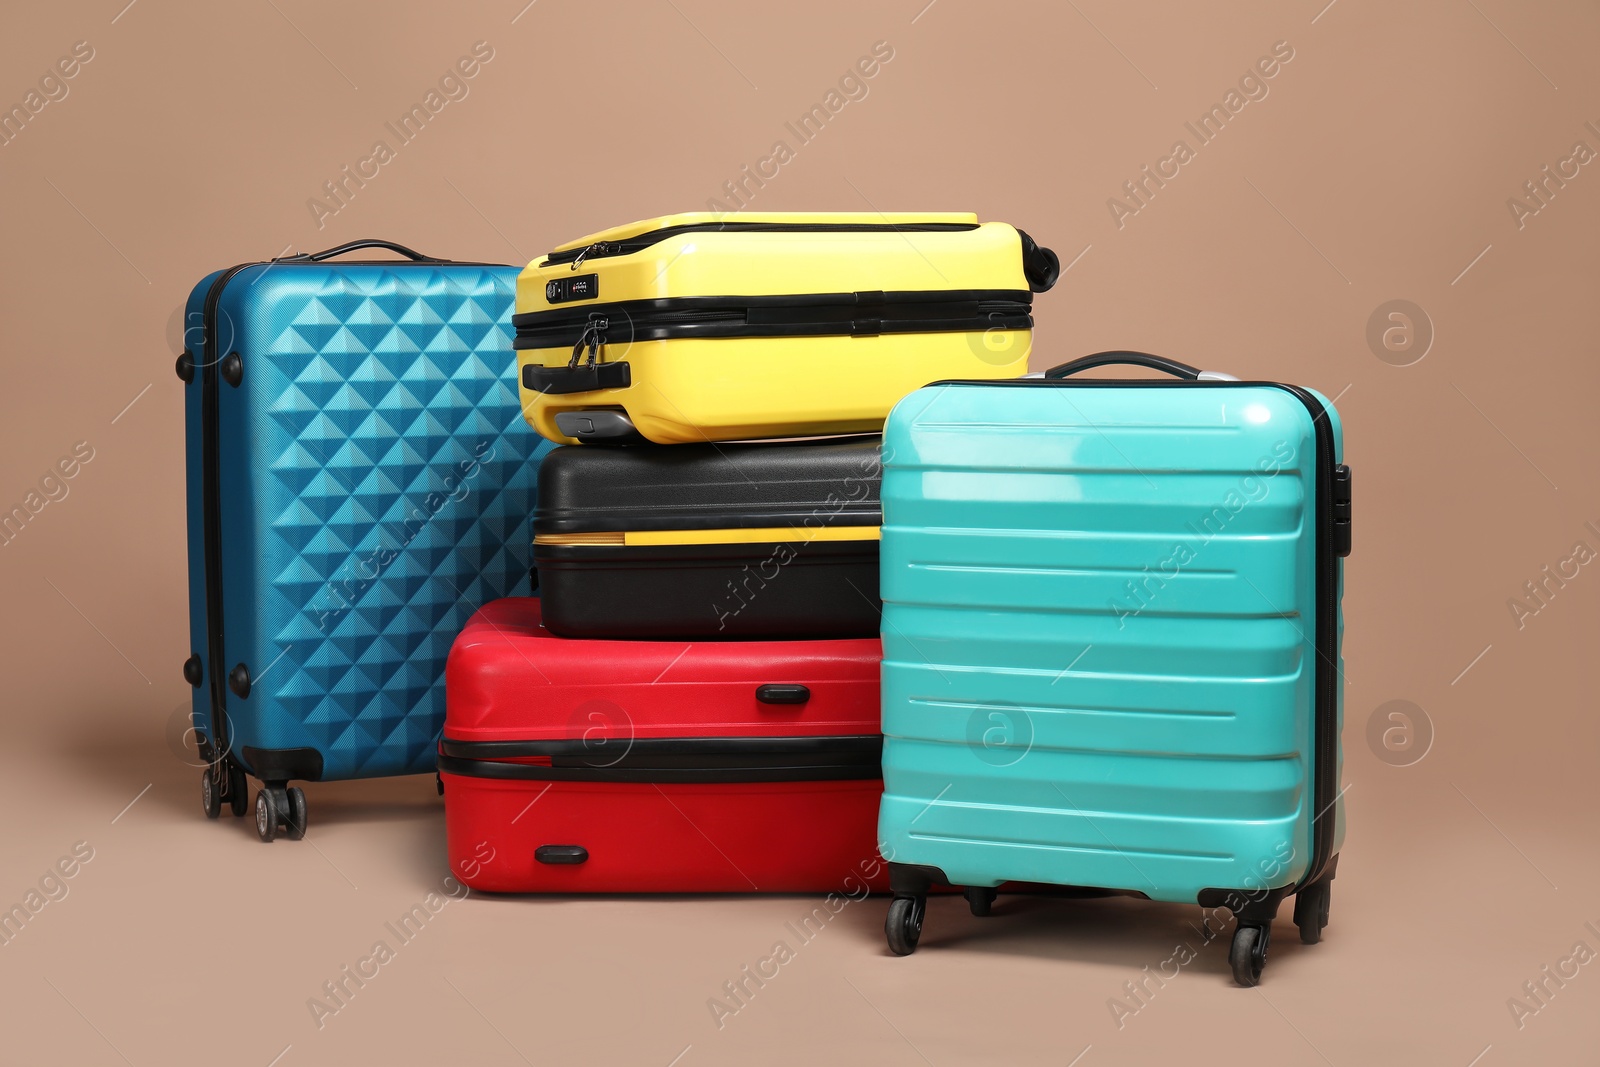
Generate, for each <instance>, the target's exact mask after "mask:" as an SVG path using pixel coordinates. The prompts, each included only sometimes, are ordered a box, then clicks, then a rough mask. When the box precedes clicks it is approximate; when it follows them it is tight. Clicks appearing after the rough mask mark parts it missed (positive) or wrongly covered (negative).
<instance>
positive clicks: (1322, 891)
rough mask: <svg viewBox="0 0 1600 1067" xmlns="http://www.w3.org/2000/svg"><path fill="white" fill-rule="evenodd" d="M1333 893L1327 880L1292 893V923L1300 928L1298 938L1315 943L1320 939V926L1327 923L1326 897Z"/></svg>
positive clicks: (1306, 942)
mask: <svg viewBox="0 0 1600 1067" xmlns="http://www.w3.org/2000/svg"><path fill="white" fill-rule="evenodd" d="M1332 895H1333V883H1332V882H1328V881H1322V882H1317V883H1316V884H1314V885H1308V886H1306V887H1305V888H1304V889H1302V890H1300V892H1298V893H1296V894H1295V895H1294V924H1295V925H1296V926H1298V927H1299V928H1300V940H1301V941H1302V942H1303V943H1305V944H1307V945H1315V944H1316V943H1317V942H1318V941H1321V940H1322V928H1323V927H1325V926H1327V925H1328V899H1329V898H1330V897H1331V896H1332Z"/></svg>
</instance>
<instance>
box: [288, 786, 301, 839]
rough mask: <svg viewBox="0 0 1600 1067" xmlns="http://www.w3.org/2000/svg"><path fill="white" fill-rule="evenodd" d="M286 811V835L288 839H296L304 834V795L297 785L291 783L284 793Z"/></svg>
mask: <svg viewBox="0 0 1600 1067" xmlns="http://www.w3.org/2000/svg"><path fill="white" fill-rule="evenodd" d="M284 800H285V803H286V805H287V808H288V811H287V812H286V813H285V815H284V820H283V821H284V825H285V826H286V827H287V829H288V833H287V835H286V836H287V837H288V838H289V840H290V841H298V840H300V839H301V838H303V837H305V836H306V795H305V792H304V791H303V790H301V788H300V787H299V786H297V785H291V786H290V787H289V790H288V792H287V793H286V794H285V795H284Z"/></svg>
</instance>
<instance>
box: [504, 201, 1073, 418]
mask: <svg viewBox="0 0 1600 1067" xmlns="http://www.w3.org/2000/svg"><path fill="white" fill-rule="evenodd" d="M1059 273H1060V263H1059V261H1058V260H1057V258H1056V256H1055V253H1053V252H1051V251H1050V250H1049V249H1048V248H1043V247H1040V246H1039V245H1037V244H1035V243H1034V241H1033V240H1032V239H1031V238H1030V237H1028V235H1027V234H1025V233H1023V232H1022V231H1020V230H1018V229H1015V228H1014V227H1012V226H1008V225H1006V224H1005V223H1001V222H985V223H980V222H979V221H978V218H977V216H976V215H973V214H969V213H963V212H945V213H935V214H910V213H903V214H888V215H885V214H880V213H877V212H837V213H809V212H785V213H777V212H772V213H761V212H741V213H740V214H739V215H738V216H737V217H734V218H730V217H728V216H726V215H718V214H715V213H712V212H692V213H688V214H682V215H667V216H663V217H661V218H656V219H648V220H646V221H644V222H636V223H633V224H632V225H629V226H620V227H617V228H616V229H611V230H606V231H604V232H601V233H596V234H591V235H590V236H588V237H583V238H580V239H578V240H576V241H573V242H570V243H569V244H565V245H563V246H561V247H560V248H558V249H556V250H555V251H554V252H552V253H550V254H549V255H548V256H546V257H544V258H543V259H539V260H535V261H534V262H533V263H532V264H530V265H529V266H528V268H527V269H526V270H524V271H523V272H522V274H521V276H520V277H519V278H518V280H517V312H518V313H517V315H516V317H515V319H514V323H515V325H516V329H517V337H516V348H517V365H518V378H519V382H520V384H521V392H522V410H523V414H524V415H526V416H527V419H528V421H529V422H530V423H532V424H533V427H534V428H535V429H536V430H538V431H539V432H540V433H541V434H543V435H544V436H545V437H548V438H550V439H551V440H553V441H558V442H562V443H565V444H574V443H577V442H580V441H608V442H619V443H620V442H624V441H638V440H649V441H653V442H656V443H657V444H679V443H689V442H696V441H732V440H742V439H747V438H760V437H798V436H807V435H819V434H834V433H857V432H868V431H876V430H878V429H880V428H881V427H882V426H883V422H884V419H885V418H886V417H887V416H888V414H889V409H890V408H892V407H894V405H895V402H896V401H898V400H899V399H900V398H901V397H903V396H905V395H906V394H907V393H910V392H911V391H913V390H915V389H918V388H920V387H921V386H924V385H926V384H928V383H929V382H932V381H937V380H940V379H945V378H962V379H972V378H1016V377H1020V376H1021V375H1022V374H1024V373H1026V371H1027V367H1028V351H1029V346H1030V341H1031V332H1032V327H1033V319H1032V315H1031V310H1032V307H1031V305H1032V299H1033V293H1036V292H1044V291H1045V290H1046V289H1048V288H1050V286H1051V285H1053V284H1054V283H1055V280H1056V277H1057V275H1058V274H1059Z"/></svg>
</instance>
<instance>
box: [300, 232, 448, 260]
mask: <svg viewBox="0 0 1600 1067" xmlns="http://www.w3.org/2000/svg"><path fill="white" fill-rule="evenodd" d="M363 248H381V249H383V250H384V251H386V252H393V253H395V254H396V255H400V256H405V257H406V258H407V259H409V260H411V261H412V262H413V263H448V262H450V261H449V260H447V259H438V258H436V257H434V256H425V255H423V254H422V253H421V252H418V251H417V250H416V249H414V248H407V247H406V246H405V245H403V244H399V243H397V242H395V241H384V240H381V239H379V238H376V237H363V238H362V239H361V240H359V241H346V242H345V243H344V244H342V245H334V246H333V247H332V248H324V249H323V250H322V251H321V252H296V253H295V254H294V255H292V256H279V257H278V258H277V259H275V260H273V261H272V262H274V263H290V262H295V261H298V262H301V263H321V262H322V261H323V260H328V259H333V258H335V257H336V256H345V255H349V254H350V253H351V252H359V251H361V250H362V249H363Z"/></svg>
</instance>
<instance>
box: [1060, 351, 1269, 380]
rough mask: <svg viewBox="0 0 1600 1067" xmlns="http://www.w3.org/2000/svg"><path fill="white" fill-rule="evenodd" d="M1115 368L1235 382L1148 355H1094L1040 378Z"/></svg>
mask: <svg viewBox="0 0 1600 1067" xmlns="http://www.w3.org/2000/svg"><path fill="white" fill-rule="evenodd" d="M1118 365H1122V366H1130V367H1148V368H1150V369H1151V370H1158V371H1164V372H1165V373H1167V374H1170V375H1172V376H1173V377H1175V378H1183V379H1185V380H1186V381H1191V382H1207V381H1222V382H1228V381H1238V379H1237V378H1235V377H1234V376H1233V375H1231V374H1223V373H1222V372H1221V371H1214V370H1200V369H1199V368H1197V367H1191V366H1189V364H1187V363H1179V362H1178V361H1177V360H1175V359H1168V358H1167V357H1166V356H1153V355H1151V354H1150V353H1148V352H1122V351H1116V352H1096V353H1095V354H1094V355H1092V356H1082V357H1080V358H1078V359H1074V360H1072V361H1071V362H1068V363H1063V364H1061V365H1060V366H1058V367H1051V368H1050V369H1049V370H1047V371H1045V372H1044V376H1045V377H1046V378H1066V377H1069V376H1071V375H1074V374H1077V373H1078V372H1079V371H1086V370H1090V369H1092V368H1094V367H1109V366H1118Z"/></svg>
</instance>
